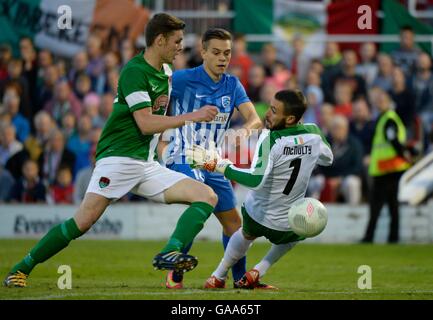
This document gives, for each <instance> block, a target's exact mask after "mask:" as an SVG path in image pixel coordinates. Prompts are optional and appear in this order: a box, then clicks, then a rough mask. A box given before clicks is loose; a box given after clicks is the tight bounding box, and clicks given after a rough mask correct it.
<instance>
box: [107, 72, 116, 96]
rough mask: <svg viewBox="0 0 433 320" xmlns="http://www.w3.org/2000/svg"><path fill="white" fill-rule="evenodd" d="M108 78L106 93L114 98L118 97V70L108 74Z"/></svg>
mask: <svg viewBox="0 0 433 320" xmlns="http://www.w3.org/2000/svg"><path fill="white" fill-rule="evenodd" d="M107 76H108V88H107V91H106V92H110V93H111V94H113V95H114V96H116V95H117V84H118V83H119V72H118V71H117V70H111V71H110V72H108V74H107Z"/></svg>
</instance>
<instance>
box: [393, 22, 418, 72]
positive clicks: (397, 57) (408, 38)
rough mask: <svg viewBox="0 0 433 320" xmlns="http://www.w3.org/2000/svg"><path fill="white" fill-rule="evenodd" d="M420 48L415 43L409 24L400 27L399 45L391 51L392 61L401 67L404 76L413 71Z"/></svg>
mask: <svg viewBox="0 0 433 320" xmlns="http://www.w3.org/2000/svg"><path fill="white" fill-rule="evenodd" d="M420 53H421V50H420V49H419V48H418V47H417V46H416V44H415V34H414V32H413V30H412V27H410V26H403V27H402V28H401V29H400V47H399V48H398V49H396V50H394V51H393V52H392V53H391V56H392V60H393V61H394V63H395V64H396V65H397V66H399V67H401V68H402V70H403V72H404V74H405V75H406V76H409V75H411V74H412V73H414V72H415V69H416V61H417V59H418V55H419V54H420Z"/></svg>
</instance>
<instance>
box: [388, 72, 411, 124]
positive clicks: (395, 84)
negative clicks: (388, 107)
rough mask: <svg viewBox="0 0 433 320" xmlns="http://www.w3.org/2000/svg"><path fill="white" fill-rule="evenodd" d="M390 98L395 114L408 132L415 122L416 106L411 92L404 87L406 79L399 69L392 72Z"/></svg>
mask: <svg viewBox="0 0 433 320" xmlns="http://www.w3.org/2000/svg"><path fill="white" fill-rule="evenodd" d="M390 95H391V98H392V100H393V102H394V104H395V112H397V114H398V115H399V116H400V118H401V120H402V121H403V123H404V125H405V127H406V129H407V130H410V129H411V127H412V125H413V122H414V120H415V114H416V109H415V108H416V106H415V104H414V101H415V97H414V95H413V92H412V91H411V90H410V89H409V88H407V86H406V78H405V76H404V73H403V70H402V69H401V68H400V67H394V70H393V71H392V88H391V90H390Z"/></svg>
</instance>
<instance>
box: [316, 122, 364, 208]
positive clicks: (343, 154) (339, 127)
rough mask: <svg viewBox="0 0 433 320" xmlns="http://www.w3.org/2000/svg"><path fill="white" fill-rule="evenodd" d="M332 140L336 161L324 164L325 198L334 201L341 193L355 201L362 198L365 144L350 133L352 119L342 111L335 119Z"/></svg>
mask: <svg viewBox="0 0 433 320" xmlns="http://www.w3.org/2000/svg"><path fill="white" fill-rule="evenodd" d="M330 133H331V135H330V137H329V143H330V144H331V148H332V153H333V154H334V162H333V164H332V165H331V166H330V167H326V168H325V167H323V168H322V167H321V168H320V171H319V172H320V173H322V174H323V175H324V176H325V178H326V180H325V186H324V189H323V191H322V199H323V201H325V202H335V201H337V200H338V199H339V197H340V196H342V197H343V199H344V201H345V202H347V203H349V204H351V205H356V204H359V203H360V201H361V178H360V176H361V172H362V153H363V151H362V146H361V144H360V143H359V141H358V140H357V139H356V138H354V137H352V136H351V135H350V134H349V121H348V120H347V118H345V117H344V116H341V115H336V116H335V117H334V118H333V120H332V126H331V130H330Z"/></svg>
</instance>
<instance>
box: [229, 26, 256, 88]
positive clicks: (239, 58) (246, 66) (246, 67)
mask: <svg viewBox="0 0 433 320" xmlns="http://www.w3.org/2000/svg"><path fill="white" fill-rule="evenodd" d="M253 65H254V61H253V59H252V58H251V57H250V55H249V54H248V52H247V41H246V38H245V35H244V34H240V33H236V34H235V35H234V37H233V52H232V58H231V60H230V67H232V66H239V67H240V68H241V76H240V77H239V80H240V81H241V83H242V85H243V86H244V88H245V90H248V75H249V73H250V69H251V67H252V66H253Z"/></svg>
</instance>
